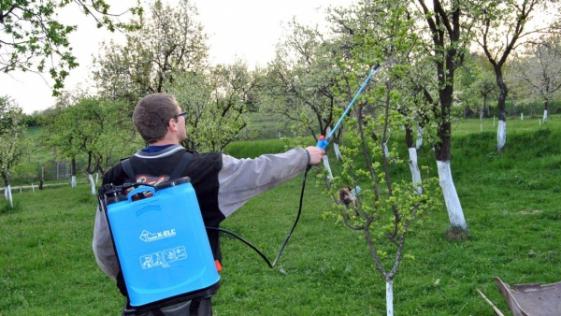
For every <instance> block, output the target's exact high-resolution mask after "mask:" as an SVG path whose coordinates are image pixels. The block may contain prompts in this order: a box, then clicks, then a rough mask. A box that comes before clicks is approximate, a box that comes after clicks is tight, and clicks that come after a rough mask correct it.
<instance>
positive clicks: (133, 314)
mask: <svg viewBox="0 0 561 316" xmlns="http://www.w3.org/2000/svg"><path fill="white" fill-rule="evenodd" d="M123 316H212V302H211V297H210V296H209V297H203V298H196V299H193V300H191V301H186V302H181V303H175V304H172V305H169V306H165V307H160V308H153V309H150V310H147V311H146V310H143V311H139V310H136V309H134V308H132V307H130V306H127V307H126V308H125V310H124V311H123Z"/></svg>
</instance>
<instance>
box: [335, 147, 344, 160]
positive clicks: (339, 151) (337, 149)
mask: <svg viewBox="0 0 561 316" xmlns="http://www.w3.org/2000/svg"><path fill="white" fill-rule="evenodd" d="M333 151H334V152H335V157H336V158H337V160H343V156H342V155H341V150H339V144H337V143H333Z"/></svg>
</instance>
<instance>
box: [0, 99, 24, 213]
mask: <svg viewBox="0 0 561 316" xmlns="http://www.w3.org/2000/svg"><path fill="white" fill-rule="evenodd" d="M23 127H24V126H23V113H22V111H21V108H20V107H18V106H17V105H16V104H15V103H14V102H13V101H12V100H11V99H10V98H8V97H6V96H2V97H0V176H2V180H3V181H4V197H5V198H6V200H7V201H8V203H9V204H10V207H12V208H13V207H14V201H13V198H12V187H11V185H10V181H11V177H10V176H11V171H12V168H13V167H14V165H15V164H16V163H17V161H18V159H19V157H20V155H21V149H20V146H19V143H20V142H21V138H22V136H23V135H22V133H23Z"/></svg>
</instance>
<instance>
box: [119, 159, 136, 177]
mask: <svg viewBox="0 0 561 316" xmlns="http://www.w3.org/2000/svg"><path fill="white" fill-rule="evenodd" d="M121 168H123V171H124V172H125V173H126V174H127V177H129V180H131V181H133V182H135V181H136V174H135V173H134V170H132V165H131V159H130V158H127V159H125V160H121Z"/></svg>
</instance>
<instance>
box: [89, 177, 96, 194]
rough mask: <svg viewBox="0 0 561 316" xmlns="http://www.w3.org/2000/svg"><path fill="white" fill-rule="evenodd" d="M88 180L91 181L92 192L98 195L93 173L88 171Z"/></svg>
mask: <svg viewBox="0 0 561 316" xmlns="http://www.w3.org/2000/svg"><path fill="white" fill-rule="evenodd" d="M88 181H89V182H90V192H91V193H92V195H96V190H95V180H94V176H93V174H91V173H88Z"/></svg>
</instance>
